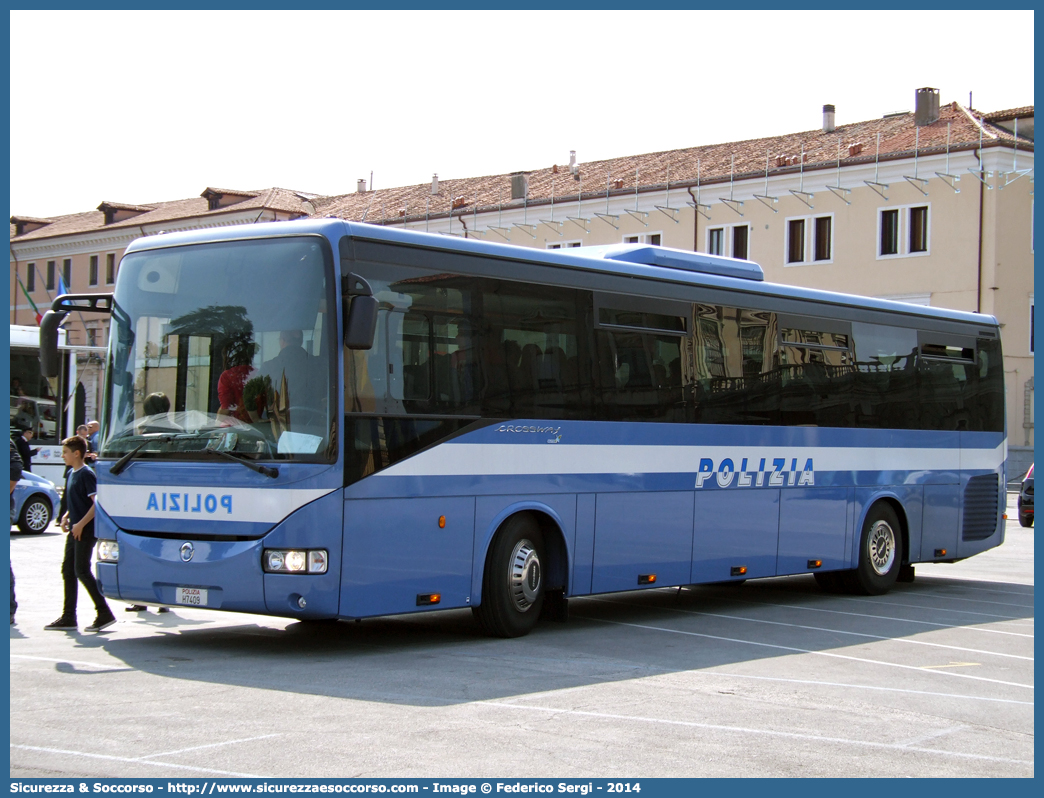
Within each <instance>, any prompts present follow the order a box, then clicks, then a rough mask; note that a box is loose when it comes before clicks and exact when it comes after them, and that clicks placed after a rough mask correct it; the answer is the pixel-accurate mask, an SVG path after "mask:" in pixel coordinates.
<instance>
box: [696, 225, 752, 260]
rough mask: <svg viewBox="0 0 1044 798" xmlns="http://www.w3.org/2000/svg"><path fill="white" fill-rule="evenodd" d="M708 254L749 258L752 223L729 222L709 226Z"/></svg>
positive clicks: (741, 258)
mask: <svg viewBox="0 0 1044 798" xmlns="http://www.w3.org/2000/svg"><path fill="white" fill-rule="evenodd" d="M707 254H708V255H721V256H722V257H726V258H739V259H740V260H747V259H748V257H749V256H750V225H749V224H727V225H724V226H723V227H710V228H708V229H707Z"/></svg>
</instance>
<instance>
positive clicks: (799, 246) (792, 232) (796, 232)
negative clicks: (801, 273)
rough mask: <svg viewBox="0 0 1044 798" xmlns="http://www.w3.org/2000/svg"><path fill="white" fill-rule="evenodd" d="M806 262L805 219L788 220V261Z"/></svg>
mask: <svg viewBox="0 0 1044 798" xmlns="http://www.w3.org/2000/svg"><path fill="white" fill-rule="evenodd" d="M804 262H805V220H804V219H791V220H790V221H789V222H787V263H804Z"/></svg>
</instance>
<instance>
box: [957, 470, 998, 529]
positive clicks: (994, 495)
mask: <svg viewBox="0 0 1044 798" xmlns="http://www.w3.org/2000/svg"><path fill="white" fill-rule="evenodd" d="M999 503H1000V489H999V487H998V482H997V475H996V474H982V475H980V476H977V477H972V478H971V479H969V480H968V485H967V486H966V487H965V489H964V522H963V523H962V524H961V528H962V530H963V534H962V535H961V537H962V539H964V540H985V539H986V538H988V537H989V536H990V535H992V534H993V533H994V532H996V531H997V518H998V513H999V512H1000V508H999V507H998V505H999Z"/></svg>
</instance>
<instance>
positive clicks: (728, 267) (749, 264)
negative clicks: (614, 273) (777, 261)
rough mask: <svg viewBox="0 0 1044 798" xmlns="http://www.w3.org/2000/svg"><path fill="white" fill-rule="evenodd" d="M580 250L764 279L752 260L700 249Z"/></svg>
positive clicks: (620, 247) (608, 257)
mask: <svg viewBox="0 0 1044 798" xmlns="http://www.w3.org/2000/svg"><path fill="white" fill-rule="evenodd" d="M579 252H580V253H583V254H585V255H590V256H593V257H596V258H604V259H605V260H618V261H622V262H624V263H641V264H644V265H646V266H661V267H663V268H666V269H680V270H682V271H687V272H700V273H702V274H717V275H720V276H722V277H738V278H740V279H742V280H764V279H765V272H764V271H763V270H762V268H761V267H760V266H759V265H758V264H756V263H754V262H753V261H749V260H738V259H736V258H723V257H720V256H718V255H706V254H704V253H702V252H688V251H686V250H684V249H672V248H670V247H657V246H652V245H644V244H623V245H620V244H614V245H612V246H607V247H584V248H583V249H581V250H580V251H579ZM578 254H579V253H578Z"/></svg>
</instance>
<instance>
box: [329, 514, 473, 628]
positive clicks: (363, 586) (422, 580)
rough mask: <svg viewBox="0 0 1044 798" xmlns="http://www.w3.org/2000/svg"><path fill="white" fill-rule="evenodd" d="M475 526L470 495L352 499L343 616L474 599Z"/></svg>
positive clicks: (449, 604)
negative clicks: (473, 550) (472, 573)
mask: <svg viewBox="0 0 1044 798" xmlns="http://www.w3.org/2000/svg"><path fill="white" fill-rule="evenodd" d="M474 531H475V500H474V499H473V498H470V497H448V498H431V499H429V498H387V499H348V500H346V501H345V505H344V555H343V561H342V564H341V608H340V615H341V616H342V617H348V618H362V617H366V616H370V615H391V614H396V613H404V612H416V611H417V610H420V609H432V608H436V607H437V608H439V609H442V608H450V607H467V606H470V597H471V593H470V591H471V558H472V542H473V538H474ZM433 596H437V597H438V599H437V601H436V600H433V599H431V598H427V599H426V598H425V597H433Z"/></svg>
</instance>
